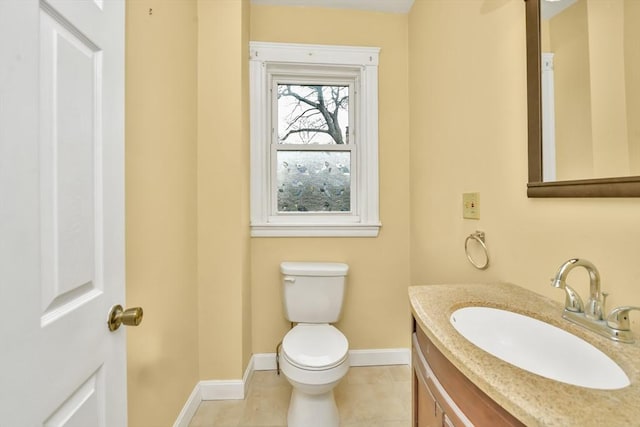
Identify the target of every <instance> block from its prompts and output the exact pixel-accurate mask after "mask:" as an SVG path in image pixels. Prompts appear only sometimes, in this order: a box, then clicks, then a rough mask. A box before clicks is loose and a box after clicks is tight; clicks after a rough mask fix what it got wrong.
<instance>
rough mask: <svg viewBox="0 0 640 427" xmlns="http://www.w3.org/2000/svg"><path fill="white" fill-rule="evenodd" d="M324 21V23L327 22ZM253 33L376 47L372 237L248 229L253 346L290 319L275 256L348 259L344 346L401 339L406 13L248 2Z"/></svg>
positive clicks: (405, 325)
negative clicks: (268, 234)
mask: <svg viewBox="0 0 640 427" xmlns="http://www.w3.org/2000/svg"><path fill="white" fill-rule="evenodd" d="M329 23H330V24H329ZM250 36H251V40H255V41H270V42H292V43H318V44H344V45H355V46H378V47H380V48H381V51H380V66H379V97H380V102H379V106H380V114H379V120H380V123H379V132H380V134H379V135H380V145H379V147H380V217H381V221H382V224H383V225H382V230H381V232H380V235H379V237H378V238H253V239H252V240H251V254H252V269H251V283H252V298H253V310H252V311H253V351H254V352H255V353H265V352H274V351H275V347H276V344H278V342H279V341H280V340H281V339H282V337H283V336H284V334H285V333H286V331H287V330H288V328H289V323H288V322H287V321H286V320H285V318H284V317H283V314H282V302H281V292H280V286H281V276H280V272H279V264H280V262H282V261H339V262H346V263H348V264H349V266H350V268H351V270H350V272H349V277H348V283H347V287H348V288H347V294H346V300H345V307H344V311H343V316H342V320H341V321H340V322H339V324H338V327H339V328H340V329H341V330H342V331H343V332H344V333H345V335H346V336H347V338H348V339H349V344H350V347H351V348H353V349H362V348H394V347H408V346H409V334H408V330H409V327H410V323H409V319H410V317H409V311H408V303H407V293H406V289H407V286H408V284H409V210H408V206H409V170H408V166H409V117H408V115H409V109H408V108H409V102H408V96H409V95H408V89H409V87H408V84H407V66H408V57H407V16H406V15H401V14H384V13H374V12H361V11H345V10H338V9H318V8H302V7H272V6H256V5H253V6H252V7H251V31H250Z"/></svg>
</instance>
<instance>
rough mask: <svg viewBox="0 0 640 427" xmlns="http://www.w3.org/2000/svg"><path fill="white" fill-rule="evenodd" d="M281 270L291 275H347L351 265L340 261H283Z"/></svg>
mask: <svg viewBox="0 0 640 427" xmlns="http://www.w3.org/2000/svg"><path fill="white" fill-rule="evenodd" d="M280 271H281V272H282V274H286V275H289V276H346V275H347V272H348V271H349V266H348V265H347V264H343V263H340V262H283V263H282V264H280Z"/></svg>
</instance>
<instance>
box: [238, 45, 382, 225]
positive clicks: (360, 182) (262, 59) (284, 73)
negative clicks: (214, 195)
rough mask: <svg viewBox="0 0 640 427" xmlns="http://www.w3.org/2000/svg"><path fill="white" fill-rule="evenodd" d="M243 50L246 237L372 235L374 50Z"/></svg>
mask: <svg viewBox="0 0 640 427" xmlns="http://www.w3.org/2000/svg"><path fill="white" fill-rule="evenodd" d="M250 48H251V61H250V77H251V92H250V96H251V234H252V236H377V235H378V230H379V228H380V222H379V214H378V211H379V209H378V106H377V102H378V87H377V86H378V70H377V68H378V66H377V64H378V52H379V49H378V48H370V47H366V48H360V47H343V46H318V45H298V44H282V43H257V42H252V43H251V44H250Z"/></svg>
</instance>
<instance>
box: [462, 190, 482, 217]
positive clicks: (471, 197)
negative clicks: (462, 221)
mask: <svg viewBox="0 0 640 427" xmlns="http://www.w3.org/2000/svg"><path fill="white" fill-rule="evenodd" d="M462 217H463V218H466V219H480V193H462Z"/></svg>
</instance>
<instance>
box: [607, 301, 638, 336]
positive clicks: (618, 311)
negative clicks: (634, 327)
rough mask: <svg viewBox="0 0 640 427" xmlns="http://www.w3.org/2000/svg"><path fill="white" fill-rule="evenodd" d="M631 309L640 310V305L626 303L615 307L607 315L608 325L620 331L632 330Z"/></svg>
mask: <svg viewBox="0 0 640 427" xmlns="http://www.w3.org/2000/svg"><path fill="white" fill-rule="evenodd" d="M631 310H640V307H635V306H631V305H625V306H622V307H617V308H614V309H613V310H611V313H609V315H608V316H607V325H608V326H609V327H610V328H612V329H617V330H619V331H630V330H631V323H630V322H629V312H630V311H631Z"/></svg>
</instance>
